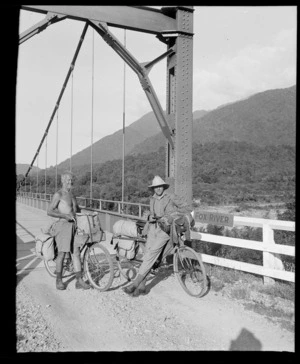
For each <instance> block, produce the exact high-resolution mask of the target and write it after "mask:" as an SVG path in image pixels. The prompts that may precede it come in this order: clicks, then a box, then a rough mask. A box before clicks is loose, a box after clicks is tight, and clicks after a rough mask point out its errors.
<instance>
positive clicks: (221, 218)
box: [195, 211, 234, 227]
mask: <svg viewBox="0 0 300 364" xmlns="http://www.w3.org/2000/svg"><path fill="white" fill-rule="evenodd" d="M233 217H234V215H231V214H222V213H219V212H210V211H196V212H195V221H197V222H201V223H203V224H211V225H223V226H230V227H232V226H233Z"/></svg>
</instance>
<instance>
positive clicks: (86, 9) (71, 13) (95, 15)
mask: <svg viewBox="0 0 300 364" xmlns="http://www.w3.org/2000/svg"><path fill="white" fill-rule="evenodd" d="M21 9H24V10H29V11H34V12H38V13H47V12H53V13H57V14H63V15H66V16H67V17H68V18H70V19H74V20H82V21H87V20H91V21H96V22H105V23H107V25H109V26H112V27H118V28H124V29H130V30H135V31H141V32H145V33H152V34H159V33H161V32H168V31H173V30H177V29H176V26H177V23H176V19H174V18H173V16H169V15H165V14H163V13H162V12H161V11H160V10H158V9H152V8H148V7H143V6H73V5H22V6H21Z"/></svg>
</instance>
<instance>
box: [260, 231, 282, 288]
mask: <svg viewBox="0 0 300 364" xmlns="http://www.w3.org/2000/svg"><path fill="white" fill-rule="evenodd" d="M263 244H265V245H269V244H275V240H274V230H273V229H272V228H271V227H270V226H269V225H268V224H263ZM263 266H264V267H265V268H271V269H278V270H284V265H283V263H282V261H281V259H280V256H279V255H278V254H274V253H269V252H265V251H264V252H263ZM263 279H264V284H274V283H275V280H274V279H273V278H271V277H267V276H264V277H263Z"/></svg>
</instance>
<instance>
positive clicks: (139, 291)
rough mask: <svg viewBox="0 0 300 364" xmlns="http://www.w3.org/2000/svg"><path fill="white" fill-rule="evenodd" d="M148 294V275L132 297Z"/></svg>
mask: <svg viewBox="0 0 300 364" xmlns="http://www.w3.org/2000/svg"><path fill="white" fill-rule="evenodd" d="M145 294H147V292H146V277H145V278H144V280H143V281H142V282H141V283H140V285H139V286H138V287H137V288H136V289H135V290H134V291H133V293H132V297H138V296H141V295H145Z"/></svg>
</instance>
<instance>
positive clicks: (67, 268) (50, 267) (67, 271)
mask: <svg viewBox="0 0 300 364" xmlns="http://www.w3.org/2000/svg"><path fill="white" fill-rule="evenodd" d="M44 264H45V268H46V270H47V272H48V273H49V274H50V276H51V277H53V278H55V277H56V257H55V258H54V259H52V260H44ZM73 274H74V268H73V262H72V259H71V257H69V256H67V254H66V256H65V258H64V262H63V269H62V278H67V277H70V276H71V275H73Z"/></svg>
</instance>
